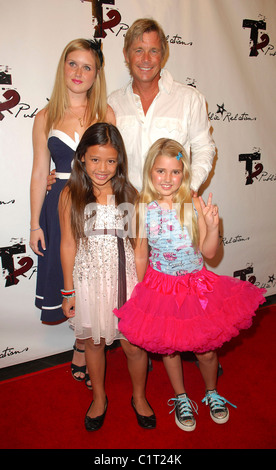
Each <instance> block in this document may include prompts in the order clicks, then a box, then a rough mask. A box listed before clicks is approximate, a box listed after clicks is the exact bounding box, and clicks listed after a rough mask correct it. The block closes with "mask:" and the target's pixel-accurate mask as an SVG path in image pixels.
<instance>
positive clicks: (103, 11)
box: [80, 0, 193, 46]
mask: <svg viewBox="0 0 276 470" xmlns="http://www.w3.org/2000/svg"><path fill="white" fill-rule="evenodd" d="M80 1H81V3H85V2H89V3H91V5H92V24H94V25H95V26H94V30H95V31H94V37H95V38H102V39H104V38H105V37H106V36H107V32H106V31H108V30H109V31H111V33H113V34H115V36H119V35H120V33H125V32H126V31H127V30H128V28H129V25H128V24H126V23H123V22H122V21H121V20H122V16H121V13H120V12H119V11H118V10H117V9H115V8H112V6H115V0H80ZM110 5H112V6H111V7H110ZM105 16H107V19H106V18H105ZM95 23H96V24H95ZM166 39H167V41H168V43H169V44H173V45H177V46H192V45H193V43H192V41H184V39H183V38H182V36H180V35H179V34H178V33H175V34H172V35H169V34H167V36H166Z"/></svg>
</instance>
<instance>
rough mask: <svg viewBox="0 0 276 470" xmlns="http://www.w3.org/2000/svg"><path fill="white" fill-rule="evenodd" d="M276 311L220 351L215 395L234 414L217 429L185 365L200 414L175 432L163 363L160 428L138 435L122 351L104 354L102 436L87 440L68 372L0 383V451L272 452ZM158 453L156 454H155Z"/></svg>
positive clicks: (156, 391)
mask: <svg viewBox="0 0 276 470" xmlns="http://www.w3.org/2000/svg"><path fill="white" fill-rule="evenodd" d="M275 330H276V307H275V306H272V307H263V308H261V309H260V310H259V312H258V314H257V317H256V319H255V321H254V325H253V327H252V328H251V329H250V330H248V331H245V332H242V333H241V335H240V336H239V337H238V338H235V339H233V340H232V342H231V343H229V344H227V345H225V346H224V347H223V349H222V350H221V351H220V363H221V364H222V367H223V371H224V373H223V375H222V376H221V377H220V378H219V384H218V390H219V392H220V394H221V395H222V396H225V397H226V398H227V399H228V400H229V401H230V402H232V403H234V404H235V405H237V409H234V408H231V407H230V420H229V421H228V423H226V424H225V425H217V424H215V423H214V422H213V421H212V420H211V418H210V416H209V410H208V408H207V407H206V406H205V405H203V404H202V403H201V399H202V398H203V396H204V385H203V381H202V378H201V375H200V372H199V370H198V368H197V367H196V365H195V364H194V363H193V362H188V361H186V360H185V361H184V363H183V366H184V374H185V382H186V388H187V391H188V393H189V395H190V398H191V399H193V400H195V401H196V402H197V404H198V406H199V415H198V416H197V427H196V429H195V431H194V432H191V433H187V432H184V431H181V430H180V429H178V428H177V427H176V425H175V423H174V415H173V413H172V414H169V411H170V408H169V407H168V406H167V400H168V399H169V398H171V397H172V395H173V394H172V391H171V387H170V384H169V382H168V379H167V376H166V374H165V371H164V367H163V364H162V362H161V361H160V360H157V359H155V358H153V371H151V372H150V373H149V378H148V385H147V396H148V400H149V402H150V403H151V405H152V406H153V408H154V410H155V413H156V417H157V427H156V429H155V430H144V429H141V428H140V427H139V426H138V425H137V422H136V417H135V415H134V412H133V410H132V408H131V406H130V398H131V385H130V380H129V376H128V372H127V366H126V360H125V357H124V355H123V352H122V350H121V349H120V348H118V349H115V350H111V351H109V352H108V354H107V377H106V390H107V395H108V399H109V407H108V411H107V414H106V419H105V423H104V426H103V427H102V429H100V430H99V431H97V432H96V433H88V432H87V431H86V430H85V428H84V424H83V422H84V416H85V413H86V410H87V408H88V406H89V404H90V401H91V400H92V392H89V391H88V390H87V388H86V387H85V385H84V383H79V382H76V381H74V380H73V379H72V377H71V372H70V364H65V365H62V366H58V367H55V368H51V369H47V370H44V371H41V372H37V373H34V374H30V375H27V376H26V375H25V376H21V377H19V378H16V379H12V380H7V381H4V382H0V391H1V430H0V448H1V449H184V450H185V449H274V448H275V444H276V439H275V420H276V413H275V403H274V398H275V393H274V391H275V385H276V383H275V362H274V360H275ZM159 453H160V452H159Z"/></svg>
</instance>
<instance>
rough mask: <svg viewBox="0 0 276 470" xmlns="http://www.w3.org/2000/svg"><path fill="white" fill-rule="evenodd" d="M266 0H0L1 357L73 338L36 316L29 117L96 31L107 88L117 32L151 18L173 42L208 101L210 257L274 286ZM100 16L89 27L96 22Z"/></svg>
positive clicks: (115, 75) (53, 347) (183, 73)
mask: <svg viewBox="0 0 276 470" xmlns="http://www.w3.org/2000/svg"><path fill="white" fill-rule="evenodd" d="M275 6H276V4H275V0H243V1H242V2H241V1H240V0H131V1H129V0H108V1H103V0H95V1H94V0H47V1H45V0H1V2H0V24H1V28H0V36H1V41H0V64H1V65H0V155H1V159H0V165H1V171H0V220H1V232H0V253H1V275H0V298H1V301H0V368H3V367H7V366H11V365H14V364H18V363H22V362H26V361H30V360H33V359H37V358H41V357H45V356H49V355H52V354H56V353H59V352H63V351H66V350H69V349H71V348H72V345H73V343H74V335H73V332H72V330H70V329H69V326H68V324H67V322H65V323H63V324H60V325H55V326H49V325H44V324H42V323H41V322H40V311H39V310H38V309H36V307H35V306H34V297H35V285H36V270H37V257H36V255H34V253H33V252H32V250H31V249H30V248H29V233H30V232H29V229H30V202H29V186H30V176H31V169H32V158H33V155H32V126H33V122H34V117H35V115H36V113H37V112H38V110H40V109H41V108H43V107H44V106H45V105H46V104H47V100H48V99H49V97H50V95H51V90H52V86H53V83H54V78H55V73H56V67H57V63H58V60H59V57H60V54H61V52H62V50H63V48H64V46H65V45H66V44H67V43H68V42H69V41H70V40H72V39H75V38H78V37H84V38H92V37H93V36H95V35H97V36H98V37H101V39H102V42H103V52H104V56H105V73H106V80H107V87H108V93H110V92H111V91H113V90H115V89H118V88H120V87H122V86H123V85H125V84H126V83H127V82H128V81H129V73H128V70H127V68H126V66H125V64H124V58H123V41H124V35H125V32H126V31H127V29H128V28H129V26H130V25H131V24H132V23H133V21H135V20H136V19H137V18H141V17H152V18H154V19H156V20H157V21H158V22H159V23H160V24H161V25H162V27H163V29H164V31H165V33H166V36H167V40H168V43H169V46H170V56H169V59H168V61H167V63H166V68H167V69H168V70H169V71H170V72H171V74H172V75H173V77H174V79H175V80H177V81H180V82H182V83H184V84H186V85H190V86H193V87H196V88H197V89H198V90H199V91H201V92H202V93H203V94H204V95H205V97H206V101H207V105H208V114H209V119H210V122H211V125H212V132H213V137H214V140H215V143H216V147H217V154H216V157H215V161H214V166H213V170H212V172H211V174H210V176H209V178H208V180H207V181H206V183H205V184H204V185H203V187H202V194H203V197H205V198H207V196H208V194H209V191H212V192H213V194H214V201H215V202H216V203H217V204H218V206H219V209H220V215H221V227H220V236H221V238H220V249H219V252H218V255H217V257H216V259H215V260H212V263H211V264H208V265H207V267H209V268H210V269H212V270H214V271H215V272H216V273H218V274H226V275H231V276H234V277H238V278H241V279H246V280H248V281H250V282H252V283H254V284H255V285H257V286H260V287H265V288H266V289H267V296H271V295H274V294H275V293H276V241H275V233H276V230H275V229H276V217H275V187H276V158H275V157H276V155H275V148H276V146H275V143H276V142H275V129H276V119H275V104H276V103H275V83H276V67H275V65H276V16H275ZM96 27H97V28H96Z"/></svg>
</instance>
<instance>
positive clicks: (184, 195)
mask: <svg viewBox="0 0 276 470" xmlns="http://www.w3.org/2000/svg"><path fill="white" fill-rule="evenodd" d="M179 153H180V154H181V156H180V159H181V162H182V164H183V178H182V182H181V184H180V187H179V189H178V191H177V192H176V194H175V195H174V197H173V205H174V208H175V209H176V211H177V215H178V219H179V222H180V225H181V227H182V229H183V227H184V226H185V227H186V228H187V230H188V232H189V235H190V238H191V241H192V243H193V246H194V248H196V249H198V243H199V234H198V224H197V217H196V214H195V211H194V207H193V203H192V197H191V189H190V183H191V166H190V161H189V159H188V157H187V154H186V152H185V150H184V148H183V146H182V145H181V144H180V143H179V142H177V141H175V140H172V139H166V138H163V139H158V140H157V141H156V142H155V143H154V144H153V145H152V146H151V147H150V149H149V151H148V154H147V158H146V161H145V164H144V170H143V187H142V191H141V193H140V195H139V199H138V201H137V203H136V210H137V221H136V222H137V227H139V226H140V229H141V227H143V226H144V214H143V212H144V210H143V209H144V207H145V204H146V205H147V204H149V203H150V202H153V201H155V200H158V198H159V196H160V195H159V193H158V191H157V190H156V189H155V187H154V186H153V183H152V178H151V172H152V168H153V165H154V163H155V160H156V158H157V157H158V156H160V155H162V156H166V157H170V158H176V157H177V156H178V155H179Z"/></svg>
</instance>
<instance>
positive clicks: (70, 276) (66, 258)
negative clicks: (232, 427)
mask: <svg viewBox="0 0 276 470" xmlns="http://www.w3.org/2000/svg"><path fill="white" fill-rule="evenodd" d="M135 199H136V190H135V189H134V187H133V186H132V185H131V184H130V182H129V180H128V176H127V157H126V152H125V148H124V143H123V140H122V137H121V135H120V133H119V131H118V129H117V128H116V127H115V126H113V125H111V124H106V123H97V124H94V125H93V126H91V127H90V128H88V129H87V130H86V132H85V133H84V135H83V137H82V139H81V141H80V144H79V146H78V148H77V151H76V154H75V158H74V162H73V169H72V173H71V177H70V179H69V180H68V183H67V184H66V187H65V188H64V190H63V191H62V194H61V198H60V204H59V214H60V227H61V263H62V269H63V277H64V290H63V291H62V295H63V297H64V299H63V303H62V308H63V312H64V314H65V315H66V317H68V318H69V321H70V323H71V324H72V327H73V328H74V331H75V335H76V338H78V339H80V340H85V354H86V364H87V367H88V371H89V375H90V379H91V382H92V387H93V401H92V403H91V405H90V407H89V409H88V411H87V413H86V416H85V427H86V429H87V430H89V431H94V430H97V429H99V428H100V427H101V426H102V424H103V421H104V418H105V414H106V410H107V404H108V401H107V397H106V392H105V383H104V377H105V350H104V349H105V345H110V344H112V343H113V342H114V341H115V340H117V339H120V340H121V344H122V348H123V350H124V352H125V354H126V356H127V362H128V369H129V372H130V376H131V380H132V385H133V396H132V399H131V404H132V407H133V408H134V410H135V413H136V416H137V419H138V423H139V424H140V425H141V426H142V427H145V428H153V427H155V415H154V413H153V410H152V409H151V407H150V405H149V404H148V402H147V400H146V398H145V383H146V374H147V364H148V360H147V354H146V352H145V351H144V350H142V349H140V348H138V347H136V346H133V345H131V344H130V343H128V342H127V341H126V340H125V338H124V336H123V335H122V334H121V333H120V332H119V329H118V319H117V317H115V315H114V314H113V310H114V308H116V306H118V305H119V306H120V305H123V303H124V302H125V301H126V300H127V299H128V298H129V297H130V295H131V293H132V290H133V288H134V286H135V284H136V283H137V274H136V266H135V259H134V249H133V246H132V245H133V244H134V243H133V239H132V233H131V226H132V212H133V208H134V206H133V205H134V202H135ZM134 236H135V235H134Z"/></svg>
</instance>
